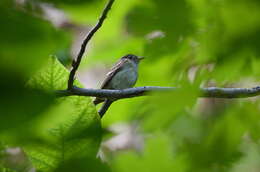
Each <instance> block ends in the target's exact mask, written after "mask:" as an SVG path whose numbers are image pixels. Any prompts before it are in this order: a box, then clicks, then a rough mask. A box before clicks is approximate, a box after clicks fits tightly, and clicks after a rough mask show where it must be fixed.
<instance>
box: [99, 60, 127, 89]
mask: <svg viewBox="0 0 260 172" xmlns="http://www.w3.org/2000/svg"><path fill="white" fill-rule="evenodd" d="M126 62H127V59H121V60H119V61H118V62H117V63H116V64H115V65H114V66H113V67H112V68H111V70H110V71H109V72H108V73H107V77H106V79H105V80H104V81H103V83H102V85H101V89H111V88H108V85H109V82H110V81H111V80H112V78H113V77H114V76H115V74H116V73H117V72H119V71H120V70H121V69H122V67H123V65H124V63H126Z"/></svg>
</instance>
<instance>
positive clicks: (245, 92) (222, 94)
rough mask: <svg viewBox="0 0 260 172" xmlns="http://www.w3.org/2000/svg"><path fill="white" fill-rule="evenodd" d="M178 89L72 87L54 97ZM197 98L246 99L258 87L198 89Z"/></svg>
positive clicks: (113, 95)
mask: <svg viewBox="0 0 260 172" xmlns="http://www.w3.org/2000/svg"><path fill="white" fill-rule="evenodd" d="M178 89H180V88H176V87H156V86H145V87H134V88H128V89H123V90H108V89H86V88H78V87H72V89H71V90H58V91H56V95H57V96H58V97H64V96H73V95H77V96H88V97H100V98H107V99H111V100H117V99H124V98H131V97H139V96H145V95H147V94H150V93H153V92H166V91H168V92H169V91H176V90H178ZM199 92H200V94H199V97H208V98H247V97H254V96H259V95H260V86H257V87H254V88H219V87H208V88H200V90H199Z"/></svg>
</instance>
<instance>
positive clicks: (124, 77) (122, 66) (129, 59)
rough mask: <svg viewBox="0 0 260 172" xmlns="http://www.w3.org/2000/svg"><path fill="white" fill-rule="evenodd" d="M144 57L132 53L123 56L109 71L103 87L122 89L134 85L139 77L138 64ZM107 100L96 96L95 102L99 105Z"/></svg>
mask: <svg viewBox="0 0 260 172" xmlns="http://www.w3.org/2000/svg"><path fill="white" fill-rule="evenodd" d="M142 59H143V57H138V56H136V55H132V54H128V55H125V56H123V57H122V58H121V59H120V60H119V61H118V62H117V63H116V64H115V65H114V67H112V68H111V70H110V72H108V73H107V77H106V78H105V80H104V82H103V83H102V86H101V89H111V90H121V89H125V88H131V87H133V86H134V85H135V83H136V81H137V78H138V64H139V62H140V61H141V60H142ZM105 100H106V99H102V98H96V99H95V100H94V102H93V103H94V104H95V105H97V104H99V103H102V102H104V101H105ZM102 115H103V114H102Z"/></svg>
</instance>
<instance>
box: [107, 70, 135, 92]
mask: <svg viewBox="0 0 260 172" xmlns="http://www.w3.org/2000/svg"><path fill="white" fill-rule="evenodd" d="M137 77H138V74H137V72H136V70H134V69H133V68H130V69H124V70H121V71H119V72H118V73H117V74H116V75H115V76H114V77H113V79H112V82H110V83H111V85H110V87H111V88H112V89H125V88H131V87H133V86H134V85H135V83H136V80H137Z"/></svg>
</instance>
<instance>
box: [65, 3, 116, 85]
mask: <svg viewBox="0 0 260 172" xmlns="http://www.w3.org/2000/svg"><path fill="white" fill-rule="evenodd" d="M114 1H115V0H109V2H108V3H107V5H106V7H105V9H104V10H103V12H102V14H101V17H100V18H99V21H98V23H97V24H96V26H95V27H93V29H91V31H90V32H89V33H88V35H87V36H86V38H85V39H84V41H83V43H82V45H81V49H80V51H79V53H78V56H77V58H76V60H73V61H72V69H71V71H70V75H69V79H68V88H67V89H68V90H71V89H72V87H73V82H74V78H75V74H76V71H77V70H78V67H79V65H80V62H81V59H82V57H83V55H84V52H85V50H86V46H87V44H88V42H89V41H90V40H91V38H92V37H93V35H94V34H95V33H96V32H97V31H98V29H99V28H100V27H101V26H102V24H103V22H104V20H105V19H106V17H107V14H108V12H109V10H110V9H111V7H112V5H113V3H114Z"/></svg>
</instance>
